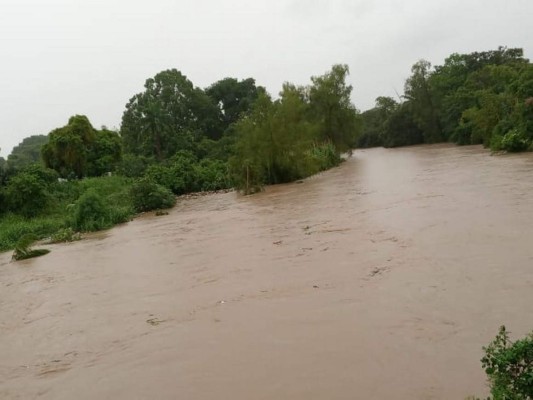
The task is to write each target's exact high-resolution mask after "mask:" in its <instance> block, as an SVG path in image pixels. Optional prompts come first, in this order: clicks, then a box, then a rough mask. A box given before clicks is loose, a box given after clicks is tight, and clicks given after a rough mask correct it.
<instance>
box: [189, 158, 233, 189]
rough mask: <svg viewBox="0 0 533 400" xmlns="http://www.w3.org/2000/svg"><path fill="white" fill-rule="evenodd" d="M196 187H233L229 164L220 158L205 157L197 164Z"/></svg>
mask: <svg viewBox="0 0 533 400" xmlns="http://www.w3.org/2000/svg"><path fill="white" fill-rule="evenodd" d="M195 175H196V185H195V186H196V188H197V190H199V191H202V192H203V191H211V190H221V189H228V188H230V187H231V183H230V180H229V173H228V164H227V163H225V162H223V161H220V160H209V159H204V160H202V161H200V163H199V164H197V165H196V166H195Z"/></svg>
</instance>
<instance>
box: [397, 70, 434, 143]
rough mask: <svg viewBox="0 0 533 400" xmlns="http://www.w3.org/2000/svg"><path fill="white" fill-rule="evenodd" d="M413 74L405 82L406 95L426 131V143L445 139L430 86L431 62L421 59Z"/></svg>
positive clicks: (416, 117) (419, 123)
mask: <svg viewBox="0 0 533 400" xmlns="http://www.w3.org/2000/svg"><path fill="white" fill-rule="evenodd" d="M411 72H412V75H411V76H410V77H409V78H408V79H407V81H406V82H405V88H404V96H405V98H406V99H407V100H408V101H409V102H410V103H411V107H412V111H413V115H414V117H415V121H416V123H417V124H418V126H419V128H420V129H421V130H422V132H424V139H425V142H426V143H436V142H441V141H442V140H443V136H442V129H441V127H440V121H439V112H438V109H437V106H436V104H435V100H434V95H433V92H432V88H431V86H430V81H429V78H430V75H431V63H430V62H429V61H426V60H420V61H418V62H417V63H415V64H414V65H413V67H412V68H411Z"/></svg>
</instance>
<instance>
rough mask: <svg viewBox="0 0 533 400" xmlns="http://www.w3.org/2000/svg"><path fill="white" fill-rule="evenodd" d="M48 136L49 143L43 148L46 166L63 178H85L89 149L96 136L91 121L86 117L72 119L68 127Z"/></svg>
mask: <svg viewBox="0 0 533 400" xmlns="http://www.w3.org/2000/svg"><path fill="white" fill-rule="evenodd" d="M48 136H49V140H48V143H47V144H45V145H44V146H43V147H42V156H43V161H44V164H45V166H46V167H47V168H51V169H54V170H56V171H57V172H59V174H60V175H61V176H63V177H69V176H72V175H74V176H76V177H78V178H82V177H83V176H85V175H86V173H87V156H88V152H89V148H90V146H91V144H92V143H93V142H94V140H95V136H96V131H95V129H94V128H93V126H92V125H91V123H90V122H89V119H88V118H87V117H86V116H85V115H75V116H73V117H70V119H69V121H68V124H67V125H66V126H64V127H62V128H57V129H54V130H53V131H52V132H50V133H49V135H48Z"/></svg>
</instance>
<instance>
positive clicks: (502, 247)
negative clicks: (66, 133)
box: [0, 145, 533, 400]
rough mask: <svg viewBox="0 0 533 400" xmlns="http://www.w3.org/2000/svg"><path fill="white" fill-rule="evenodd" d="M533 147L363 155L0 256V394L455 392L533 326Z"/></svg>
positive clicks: (468, 390) (418, 395) (369, 395)
mask: <svg viewBox="0 0 533 400" xmlns="http://www.w3.org/2000/svg"><path fill="white" fill-rule="evenodd" d="M532 237H533V155H532V154H524V155H516V156H515V155H513V156H490V153H489V152H487V151H486V150H483V149H482V148H481V147H478V146H470V147H454V146H451V145H437V146H421V147H409V148H401V149H390V150H386V149H372V150H366V151H356V152H354V155H353V157H352V158H351V159H349V160H348V161H347V162H345V163H344V164H343V165H341V166H340V167H338V168H335V169H333V170H331V171H328V172H325V173H323V174H320V175H319V176H315V177H312V178H310V179H308V180H305V181H304V182H303V183H294V184H288V185H280V186H274V187H270V188H268V189H267V190H266V191H265V192H263V193H260V194H257V195H254V196H248V197H242V196H239V195H237V194H236V193H226V194H217V195H210V196H204V197H200V198H194V199H183V200H179V201H178V205H177V206H176V207H175V208H174V209H173V210H171V211H170V215H168V216H163V217H154V216H151V215H146V216H143V217H140V218H137V219H136V220H134V221H132V222H130V223H128V224H125V225H123V226H120V227H117V228H115V229H112V230H110V231H108V232H105V233H100V234H97V235H95V236H93V237H90V238H89V239H86V240H83V241H81V242H77V243H72V244H63V245H54V246H48V248H50V249H51V250H52V252H51V253H50V254H49V255H47V256H44V257H42V258H38V259H33V260H27V261H23V262H17V263H10V262H9V258H10V254H8V253H4V254H0V398H2V399H34V398H38V399H54V400H58V399H65V400H66V399H69V400H70V399H113V400H116V399H187V400H197V399H206V400H207V399H232V400H240V399H243V400H244V399H291V400H300V399H301V400H304V399H305V400H309V399H317V400H318V399H464V398H465V397H466V396H468V395H472V394H477V395H479V396H481V395H483V394H486V393H487V386H486V382H485V375H484V373H483V371H482V369H481V364H480V362H479V360H480V358H481V357H482V350H481V347H482V346H483V345H486V344H487V343H488V342H489V341H490V340H491V339H492V338H493V337H494V336H495V335H496V333H497V330H498V327H499V326H500V325H502V324H505V325H506V326H507V327H508V329H509V330H510V331H511V332H512V336H513V337H518V336H523V335H525V334H526V333H527V332H529V331H531V330H532V329H533V307H532V304H533V241H532Z"/></svg>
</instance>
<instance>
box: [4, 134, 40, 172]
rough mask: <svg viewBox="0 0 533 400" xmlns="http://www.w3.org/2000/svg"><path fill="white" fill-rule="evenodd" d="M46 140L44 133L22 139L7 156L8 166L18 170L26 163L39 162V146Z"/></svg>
mask: <svg viewBox="0 0 533 400" xmlns="http://www.w3.org/2000/svg"><path fill="white" fill-rule="evenodd" d="M47 142H48V136H46V135H33V136H29V137H27V138H25V139H23V140H22V142H20V143H19V144H18V145H17V146H15V147H14V148H13V150H12V151H11V154H10V155H9V156H8V157H7V162H8V164H9V168H10V169H11V170H13V171H19V170H21V169H22V168H24V167H25V166H27V165H30V164H33V163H39V162H41V148H42V146H43V145H45V144H46V143H47Z"/></svg>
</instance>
